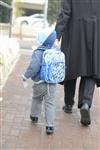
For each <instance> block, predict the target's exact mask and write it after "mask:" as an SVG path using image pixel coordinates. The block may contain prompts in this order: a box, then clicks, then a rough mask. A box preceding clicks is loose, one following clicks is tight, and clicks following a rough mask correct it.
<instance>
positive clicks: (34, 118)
mask: <svg viewBox="0 0 100 150" xmlns="http://www.w3.org/2000/svg"><path fill="white" fill-rule="evenodd" d="M30 119H31V120H32V122H33V123H37V122H38V117H32V116H30Z"/></svg>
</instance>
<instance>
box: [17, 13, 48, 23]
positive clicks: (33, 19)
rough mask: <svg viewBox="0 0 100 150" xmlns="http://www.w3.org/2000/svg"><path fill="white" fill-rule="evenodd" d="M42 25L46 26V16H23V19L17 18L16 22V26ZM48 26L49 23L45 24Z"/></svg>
mask: <svg viewBox="0 0 100 150" xmlns="http://www.w3.org/2000/svg"><path fill="white" fill-rule="evenodd" d="M39 23H40V25H41V24H42V25H43V24H44V14H34V15H31V16H21V17H17V18H16V20H15V24H16V25H28V26H33V25H37V24H39ZM45 23H46V24H45V25H46V26H48V22H47V21H46V22H45Z"/></svg>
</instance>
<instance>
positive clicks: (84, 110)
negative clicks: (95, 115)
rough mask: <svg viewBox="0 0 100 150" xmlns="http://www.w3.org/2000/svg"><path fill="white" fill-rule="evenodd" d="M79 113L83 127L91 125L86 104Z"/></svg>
mask: <svg viewBox="0 0 100 150" xmlns="http://www.w3.org/2000/svg"><path fill="white" fill-rule="evenodd" d="M80 113H81V121H80V122H81V124H82V125H84V126H88V125H90V124H91V118H90V108H89V106H88V104H86V103H85V104H83V105H82V107H81V109H80Z"/></svg>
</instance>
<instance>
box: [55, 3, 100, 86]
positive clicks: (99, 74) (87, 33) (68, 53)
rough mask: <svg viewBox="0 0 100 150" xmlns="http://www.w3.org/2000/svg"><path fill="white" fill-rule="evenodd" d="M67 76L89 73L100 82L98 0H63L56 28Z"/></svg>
mask: <svg viewBox="0 0 100 150" xmlns="http://www.w3.org/2000/svg"><path fill="white" fill-rule="evenodd" d="M55 30H56V32H57V37H58V39H60V38H61V37H62V44H61V49H62V51H63V52H64V53H65V58H66V65H67V67H68V69H67V70H66V79H67V80H70V79H74V78H77V77H79V76H92V77H93V78H95V79H96V81H97V85H98V86H100V0H62V5H61V13H60V14H59V16H58V19H57V23H56V28H55Z"/></svg>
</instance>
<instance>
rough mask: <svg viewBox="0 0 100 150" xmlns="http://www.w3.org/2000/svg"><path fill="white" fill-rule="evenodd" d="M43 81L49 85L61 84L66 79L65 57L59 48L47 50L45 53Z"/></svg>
mask: <svg viewBox="0 0 100 150" xmlns="http://www.w3.org/2000/svg"><path fill="white" fill-rule="evenodd" d="M40 75H41V80H44V81H45V82H47V83H59V82H62V81H64V78H65V55H64V53H63V52H61V50H60V49H59V48H58V49H57V48H52V49H47V50H45V51H44V53H43V58H42V66H41V71H40Z"/></svg>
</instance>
